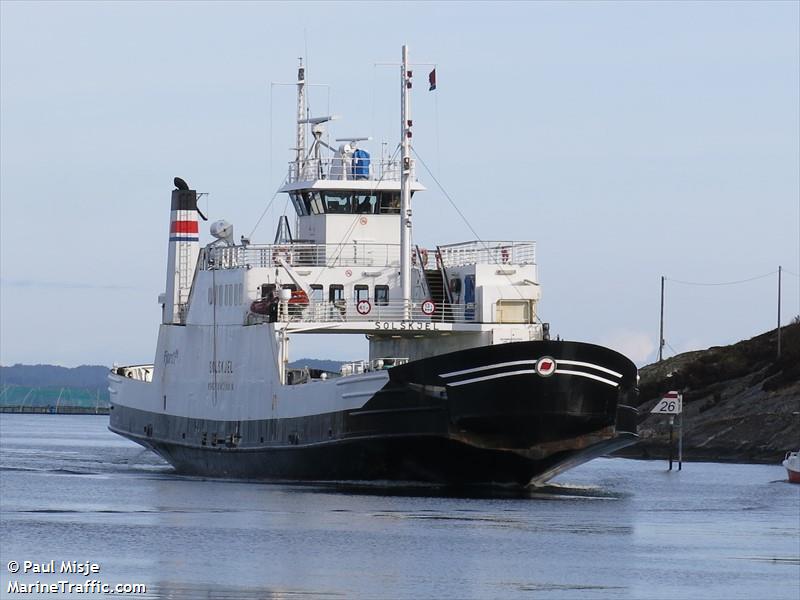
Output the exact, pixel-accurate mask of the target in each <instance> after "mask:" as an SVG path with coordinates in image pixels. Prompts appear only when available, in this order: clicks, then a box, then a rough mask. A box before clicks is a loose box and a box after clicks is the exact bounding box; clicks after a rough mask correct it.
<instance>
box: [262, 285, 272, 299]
mask: <svg viewBox="0 0 800 600" xmlns="http://www.w3.org/2000/svg"><path fill="white" fill-rule="evenodd" d="M274 291H275V284H274V283H262V284H261V297H262V298H271V297H272V292H274Z"/></svg>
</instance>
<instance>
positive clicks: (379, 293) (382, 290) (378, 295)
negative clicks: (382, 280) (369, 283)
mask: <svg viewBox="0 0 800 600" xmlns="http://www.w3.org/2000/svg"><path fill="white" fill-rule="evenodd" d="M387 304H389V286H388V285H376V286H375V306H386V305H387Z"/></svg>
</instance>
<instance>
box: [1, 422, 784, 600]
mask: <svg viewBox="0 0 800 600" xmlns="http://www.w3.org/2000/svg"><path fill="white" fill-rule="evenodd" d="M106 422H107V418H106V417H96V416H56V415H54V416H51V415H2V417H0V509H1V521H0V525H1V526H0V569H2V574H0V583H2V591H0V597H2V598H17V597H31V596H28V595H23V594H15V593H11V594H9V593H8V585H9V581H14V580H16V581H19V582H20V583H33V582H35V581H36V580H40V581H43V582H44V581H57V580H59V579H60V580H65V579H66V580H69V581H71V582H73V583H76V584H80V583H83V582H84V581H85V580H86V579H96V580H100V581H102V582H104V583H109V584H118V583H120V584H126V583H144V584H146V586H147V593H146V594H136V595H131V596H126V597H134V598H165V599H166V598H169V599H184V598H185V599H193V600H194V599H199V598H241V599H243V600H244V599H250V598H318V597H319V598H569V599H572V598H636V599H640V598H653V599H662V598H663V599H673V598H692V599H696V598H719V599H723V598H724V599H726V600H728V599H734V598H758V599H761V598H769V599H779V598H787V599H791V600H797V599H798V597H800V592H799V591H798V590H800V486H798V485H792V484H789V483H786V482H785V479H786V476H785V471H784V470H783V469H782V468H781V467H780V466H760V465H725V464H709V463H691V464H686V465H684V467H685V468H684V470H683V471H682V472H680V473H677V472H673V473H668V472H667V471H666V465H665V463H664V461H658V462H645V461H633V460H622V459H601V460H596V461H594V462H592V463H589V464H587V465H584V466H582V467H580V468H578V469H575V470H573V471H571V472H568V473H565V474H563V475H562V476H560V477H559V478H558V479H557V480H555V482H554V485H552V486H550V487H548V488H545V489H543V490H537V491H527V492H524V493H511V492H497V491H495V492H489V491H486V490H473V491H471V492H469V493H463V492H462V493H455V492H450V491H448V490H446V489H441V488H436V487H409V486H378V485H364V486H356V485H286V484H268V483H258V482H236V481H219V480H206V479H202V478H196V477H183V476H178V475H175V474H174V473H173V472H172V470H171V468H170V467H168V466H167V465H166V464H165V463H163V462H162V461H161V460H160V459H158V458H157V457H155V456H153V455H151V454H150V453H148V452H145V451H143V450H142V449H141V448H139V446H136V445H135V444H133V443H130V442H127V441H125V440H123V439H121V438H118V437H117V436H115V435H113V434H111V433H110V432H108V431H107V429H106ZM11 560H15V561H18V562H19V563H20V565H22V564H23V561H25V560H29V561H33V562H36V563H46V562H48V561H50V560H55V561H56V568H58V567H59V566H60V561H62V560H75V561H81V562H83V561H91V562H96V563H98V564H99V565H100V573H99V574H96V575H92V576H91V577H90V578H87V577H84V576H83V575H77V574H68V575H66V576H65V575H58V574H57V575H55V576H53V575H40V574H33V573H28V574H22V573H18V574H16V575H12V574H10V573H9V572H8V568H7V564H8V562H9V561H11ZM34 596H35V595H34ZM42 597H44V596H42ZM48 597H55V596H53V595H48ZM63 597H82V598H86V597H98V596H91V595H86V594H83V595H75V594H73V595H68V596H63ZM106 597H108V596H106Z"/></svg>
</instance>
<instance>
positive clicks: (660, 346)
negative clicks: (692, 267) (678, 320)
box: [658, 275, 664, 362]
mask: <svg viewBox="0 0 800 600" xmlns="http://www.w3.org/2000/svg"><path fill="white" fill-rule="evenodd" d="M663 358H664V276H663V275H662V276H661V328H660V329H659V332H658V362H661V361H662V359H663Z"/></svg>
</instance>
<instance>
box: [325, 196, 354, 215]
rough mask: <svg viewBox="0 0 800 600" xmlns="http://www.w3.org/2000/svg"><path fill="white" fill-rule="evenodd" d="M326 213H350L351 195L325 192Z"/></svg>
mask: <svg viewBox="0 0 800 600" xmlns="http://www.w3.org/2000/svg"><path fill="white" fill-rule="evenodd" d="M325 208H326V211H325V212H327V213H351V212H353V210H352V195H351V193H350V192H325Z"/></svg>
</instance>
